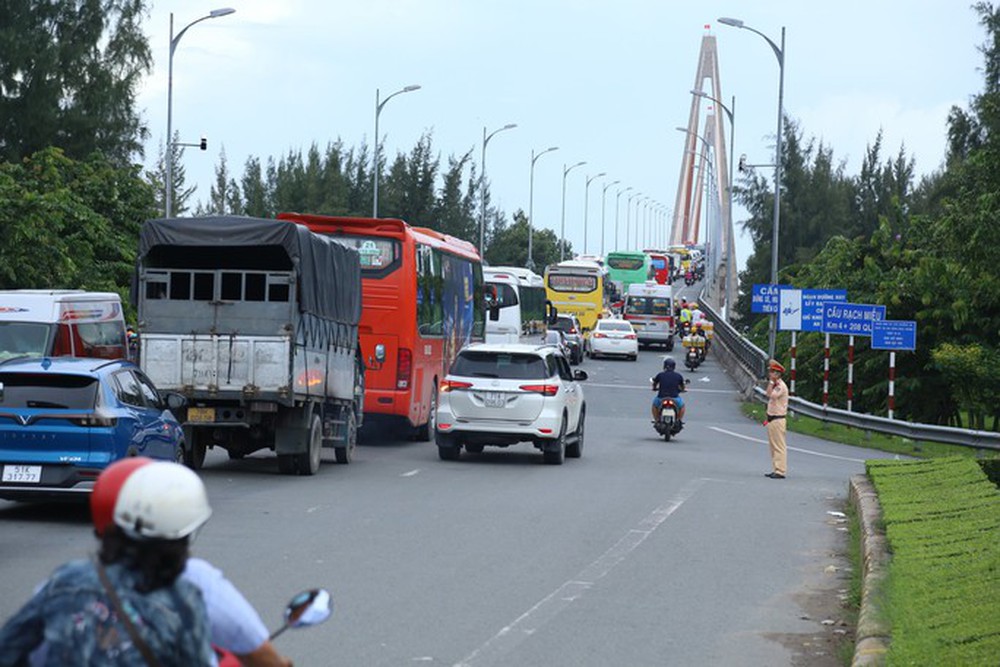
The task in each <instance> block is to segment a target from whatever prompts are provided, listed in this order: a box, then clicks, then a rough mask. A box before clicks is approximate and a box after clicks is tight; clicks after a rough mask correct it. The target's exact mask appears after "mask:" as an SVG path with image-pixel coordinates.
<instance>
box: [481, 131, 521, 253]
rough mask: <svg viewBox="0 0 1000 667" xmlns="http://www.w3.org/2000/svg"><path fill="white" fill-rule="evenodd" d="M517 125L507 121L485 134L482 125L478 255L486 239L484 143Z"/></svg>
mask: <svg viewBox="0 0 1000 667" xmlns="http://www.w3.org/2000/svg"><path fill="white" fill-rule="evenodd" d="M515 127H517V124H515V123H508V124H506V125H504V126H503V127H501V128H500V129H498V130H493V131H492V132H490V133H489V134H486V127H485V126H484V127H483V159H482V161H481V162H480V172H479V198H480V199H481V200H482V206H483V211H482V213H481V214H480V218H479V256H480V257H482V256H483V247H484V243H485V240H486V144H488V143H490V139H492V138H493V135H495V134H497V133H499V132H503V131H504V130H513V129H514V128H515Z"/></svg>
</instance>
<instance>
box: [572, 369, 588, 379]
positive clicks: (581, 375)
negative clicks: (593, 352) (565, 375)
mask: <svg viewBox="0 0 1000 667" xmlns="http://www.w3.org/2000/svg"><path fill="white" fill-rule="evenodd" d="M587 377H588V376H587V371H573V379H574V380H586V379H587Z"/></svg>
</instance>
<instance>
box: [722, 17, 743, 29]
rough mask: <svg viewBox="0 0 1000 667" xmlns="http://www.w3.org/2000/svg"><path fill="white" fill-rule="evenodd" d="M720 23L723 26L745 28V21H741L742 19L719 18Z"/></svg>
mask: <svg viewBox="0 0 1000 667" xmlns="http://www.w3.org/2000/svg"><path fill="white" fill-rule="evenodd" d="M719 23H721V24H722V25H730V26H732V27H734V28H742V27H743V21H741V20H740V19H732V18H728V17H725V16H723V17H720V18H719Z"/></svg>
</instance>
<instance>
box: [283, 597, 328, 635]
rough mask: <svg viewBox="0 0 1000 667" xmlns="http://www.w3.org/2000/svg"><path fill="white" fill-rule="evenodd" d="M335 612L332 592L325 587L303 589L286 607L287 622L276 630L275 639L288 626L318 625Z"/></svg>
mask: <svg viewBox="0 0 1000 667" xmlns="http://www.w3.org/2000/svg"><path fill="white" fill-rule="evenodd" d="M331 613H333V601H332V600H331V599H330V593H329V591H327V590H326V589H324V588H313V589H311V590H308V591H302V592H301V593H299V594H298V595H296V596H295V597H293V598H292V599H291V601H290V602H289V603H288V606H287V607H285V622H284V624H283V625H282V626H281V627H280V628H278V629H277V630H275V631H274V633H273V634H272V635H271V639H274V638H275V637H277V636H278V635H280V634H281V633H282V632H284V631H285V630H287V629H288V628H304V627H306V626H309V625H317V624H319V623H322V622H323V621H325V620H326V619H328V618H330V614H331Z"/></svg>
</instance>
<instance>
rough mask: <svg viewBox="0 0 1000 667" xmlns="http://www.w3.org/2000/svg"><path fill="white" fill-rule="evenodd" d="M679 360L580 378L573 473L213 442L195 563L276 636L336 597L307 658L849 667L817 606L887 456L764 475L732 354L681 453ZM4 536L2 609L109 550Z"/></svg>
mask: <svg viewBox="0 0 1000 667" xmlns="http://www.w3.org/2000/svg"><path fill="white" fill-rule="evenodd" d="M678 350H679V348H678ZM662 356H663V353H661V352H658V351H656V352H654V351H644V352H642V353H641V356H640V360H639V362H635V363H633V362H629V361H616V360H587V361H586V362H584V363H583V364H582V365H581V366H580V367H579V368H582V369H583V370H586V371H587V372H588V373H589V375H590V379H589V380H588V381H587V382H586V383H585V385H584V386H585V393H586V399H587V439H586V443H585V446H584V451H583V457H582V458H581V459H567V461H566V463H565V464H564V465H562V466H549V465H544V464H543V463H542V462H541V454H540V453H538V452H537V451H536V450H535V449H534V448H532V447H531V446H530V445H529V444H524V445H519V446H515V447H511V448H507V449H498V448H488V449H487V450H486V452H485V453H484V454H481V455H470V454H468V453H463V455H462V458H461V460H459V461H455V462H444V461H440V460H439V459H438V456H437V451H436V448H435V446H434V445H433V444H432V443H418V442H409V441H406V440H404V439H401V438H398V437H394V436H392V435H390V434H388V433H384V432H383V433H376V435H375V437H372V438H369V439H368V441H366V442H364V443H363V444H362V446H360V447H359V449H358V451H357V455H356V458H355V461H354V462H353V463H352V464H350V465H347V466H342V465H337V464H335V463H333V462H332V460H333V457H332V451H331V453H330V455H329V456H328V457H327V458H326V461H327V463H325V464H324V466H323V467H322V468H321V470H320V473H319V474H318V475H316V476H314V477H285V476H281V475H278V474H277V466H276V461H275V460H274V458H273V457H270V456H267V455H263V454H260V455H255V456H252V457H249V458H247V459H245V460H243V461H229V460H228V459H227V458H226V455H225V452H222V451H221V450H214V451H212V452H210V453H209V458H208V461H207V464H206V468H205V470H204V471H203V477H204V479H205V481H206V483H207V485H208V489H209V495H210V498H211V501H212V505H213V507H214V511H215V512H214V515H213V517H212V519H211V521H210V522H209V523H208V525H207V526H206V527H205V529H204V530H203V531H202V533H201V534H200V535H199V537H198V539H197V541H196V543H195V545H194V552H195V553H196V554H197V555H199V556H202V557H205V558H207V559H208V560H210V561H212V562H213V563H215V564H216V565H217V566H219V567H221V568H222V569H223V570H225V571H226V573H227V574H228V575H229V576H230V578H231V579H232V580H233V581H235V582H236V583H237V584H238V585H239V586H240V587H241V589H242V590H243V591H244V593H245V594H246V595H247V597H248V598H249V599H250V600H251V601H252V602H254V604H255V605H256V606H257V608H258V609H259V610H260V611H261V612H262V615H263V616H264V618H265V620H266V622H268V623H269V624H270V625H273V626H277V625H278V624H279V619H280V612H281V609H282V607H283V605H284V603H285V601H286V600H287V599H288V598H289V597H291V595H292V594H293V593H295V592H297V591H298V590H300V589H302V588H308V587H314V586H324V587H326V588H328V589H329V590H330V591H331V593H332V595H333V597H334V601H335V605H336V608H335V612H334V616H333V617H332V618H331V619H330V620H329V621H328V622H327V623H326V624H325V625H322V626H320V627H317V628H311V629H305V630H301V631H294V632H288V633H286V634H285V635H283V636H282V637H281V638H280V639H279V640H278V645H279V648H280V649H281V650H283V651H284V652H286V653H287V654H288V655H290V656H291V657H292V658H293V659H295V661H296V664H298V665H366V666H368V665H370V666H376V665H379V666H380V665H386V666H389V665H392V666H398V665H422V664H429V665H468V666H476V667H486V666H491V667H495V666H500V665H518V666H524V667H528V666H534V665H538V666H542V665H545V666H551V665H573V666H580V667H590V666H593V667H596V666H599V665H600V666H604V665H630V666H645V665H650V666H652V665H657V666H659V665H726V666H730V665H749V666H757V665H768V666H770V665H797V664H802V665H820V664H831V665H835V664H838V663H837V662H833V661H830V660H831V659H832V657H831V656H829V655H819V654H820V653H824V652H825V649H824V648H822V645H821V644H820V643H819V642H817V641H815V639H814V638H815V637H816V636H817V635H820V634H822V633H823V632H828V631H829V628H825V627H824V626H823V625H822V624H821V621H822V620H823V619H822V618H819V617H816V616H815V613H814V612H813V611H811V609H810V599H812V598H815V597H817V596H820V595H826V596H829V595H830V594H831V590H833V589H837V588H843V587H845V586H846V584H845V583H844V581H843V574H842V572H838V573H836V574H831V572H830V571H829V568H830V567H831V566H833V567H838V568H839V567H841V566H842V565H843V559H842V558H841V557H840V556H839V553H840V552H841V551H842V549H843V542H844V534H843V524H842V523H839V522H838V521H837V519H836V517H834V516H833V515H831V514H829V513H828V512H831V511H833V512H835V511H840V510H842V509H843V506H844V503H845V499H846V495H847V480H848V478H849V476H850V475H852V474H854V473H857V472H861V471H862V470H863V461H864V459H865V458H867V457H872V456H876V455H878V454H877V453H873V452H871V451H868V450H861V449H857V448H853V447H848V446H843V445H838V444H833V443H828V442H825V441H822V440H817V439H812V438H807V437H804V436H799V435H796V434H794V433H790V434H789V476H788V479H786V480H771V479H768V478H765V477H764V476H763V473H765V472H768V471H769V470H770V463H769V458H768V454H767V445H766V436H765V431H764V428H763V427H762V426H761V425H760V424H759V423H755V422H752V421H750V420H749V419H747V418H745V417H743V416H742V415H741V413H740V409H739V397H738V395H737V393H736V390H735V387H734V385H732V384H731V383H730V382H729V381H728V379H727V378H726V377H725V376H724V374H723V373H722V372H721V370H720V368H719V367H718V366H717V365H715V364H714V363H713V361H712V359H711V357H709V360H708V362H706V364H705V365H704V366H702V368H701V369H699V370H698V371H697V372H695V373H693V374H689V379H690V380H691V381H692V384H691V389H690V392H689V393H688V394H687V402H688V406H689V407H688V414H687V418H686V424H687V427H686V428H685V429H684V431H683V432H682V433H681V434H679V435H678V436H677V437H676V438H675V439H674V440H672V441H671V442H670V443H665V442H664V441H663V439H662V438H660V437H659V436H657V434H656V433H655V432H654V430H653V428H652V426H651V424H650V422H649V419H650V417H649V402H650V399H651V396H652V393H651V392H650V390H649V388H648V386H649V377H650V376H651V375H652V374H654V373H655V372H656V371H657V370H658V369H659V367H660V360H661V358H662ZM675 356H676V357H677V358H678V360H680V358H681V356H680V353H679V351H678V352H677V353H675ZM0 530H2V534H3V540H2V541H0V563H2V564H3V569H2V574H0V618H7V617H8V616H9V615H10V614H11V613H13V612H14V611H15V610H16V609H17V607H18V606H19V605H20V604H21V603H23V601H24V600H26V599H27V598H28V596H29V595H30V593H31V591H32V589H33V587H34V586H35V585H36V584H37V583H39V582H41V581H42V580H44V578H45V577H46V576H47V575H48V574H49V573H50V572H51V571H52V569H53V568H55V567H56V566H57V565H59V564H60V563H62V562H64V561H66V560H69V559H71V558H75V557H80V556H83V555H85V554H87V553H89V552H91V551H92V550H93V549H94V547H95V542H94V540H93V538H92V536H91V533H90V528H89V524H88V514H87V511H86V510H85V509H84V508H81V507H74V506H67V505H58V504H47V505H17V504H13V503H8V502H4V501H0Z"/></svg>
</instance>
